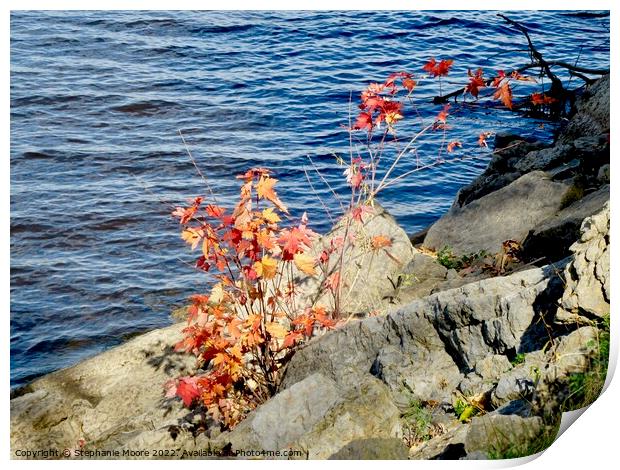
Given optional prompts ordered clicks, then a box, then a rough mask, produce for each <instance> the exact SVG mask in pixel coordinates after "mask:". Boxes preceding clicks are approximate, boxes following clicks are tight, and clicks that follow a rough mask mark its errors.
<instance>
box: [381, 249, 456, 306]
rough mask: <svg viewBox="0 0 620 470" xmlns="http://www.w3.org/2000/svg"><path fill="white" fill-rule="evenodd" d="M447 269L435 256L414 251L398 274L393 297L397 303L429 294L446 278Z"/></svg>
mask: <svg viewBox="0 0 620 470" xmlns="http://www.w3.org/2000/svg"><path fill="white" fill-rule="evenodd" d="M447 275H448V269H446V268H445V267H444V266H442V265H441V264H439V262H438V261H437V258H434V257H432V256H429V255H426V254H423V253H416V254H415V255H414V256H413V259H412V260H411V261H410V262H409V264H407V266H405V268H404V269H403V271H402V273H401V274H399V278H398V280H397V285H396V289H394V294H393V298H394V300H395V301H397V302H399V303H407V302H409V301H411V300H413V299H417V298H420V297H425V296H427V295H429V294H430V293H431V292H432V291H433V290H434V289H435V288H436V287H437V286H439V285H441V284H442V283H443V281H445V280H446V277H447Z"/></svg>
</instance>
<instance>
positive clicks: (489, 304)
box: [409, 267, 562, 371]
mask: <svg viewBox="0 0 620 470" xmlns="http://www.w3.org/2000/svg"><path fill="white" fill-rule="evenodd" d="M561 292H562V285H561V281H560V280H559V278H558V276H557V274H556V273H555V268H553V267H545V268H536V269H529V270H526V271H521V272H518V273H515V274H512V275H510V276H505V277H495V278H491V279H485V280H482V281H478V282H474V283H471V284H467V285H465V286H463V287H460V288H458V289H452V290H448V291H444V292H439V293H437V294H433V295H431V296H429V297H427V298H426V299H424V304H423V305H424V307H422V308H423V309H424V311H425V312H426V315H427V316H428V317H429V318H430V319H431V321H432V323H433V325H434V327H435V329H436V330H437V332H438V333H439V336H440V337H441V339H442V341H443V342H444V344H445V347H446V350H447V351H448V353H449V354H450V356H451V357H452V358H453V359H455V361H456V362H457V364H458V365H459V367H460V368H461V370H463V371H470V370H472V369H474V367H475V366H476V364H477V363H478V361H480V360H482V359H484V358H485V357H486V356H488V355H489V354H503V355H506V354H510V353H512V352H522V353H526V352H529V351H533V350H536V349H539V348H540V347H541V346H542V345H543V344H544V343H545V342H546V341H547V339H548V337H547V332H546V330H545V329H544V327H543V325H542V322H541V321H540V319H541V316H542V315H545V314H546V311H545V310H544V309H541V305H545V303H546V302H552V301H553V299H557V298H558V297H559V296H560V295H561ZM413 305H414V304H411V305H410V306H409V308H412V306H413Z"/></svg>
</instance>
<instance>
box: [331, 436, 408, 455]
mask: <svg viewBox="0 0 620 470" xmlns="http://www.w3.org/2000/svg"><path fill="white" fill-rule="evenodd" d="M408 458H409V449H408V448H407V446H406V445H405V444H404V443H403V441H402V439H396V438H371V439H357V440H355V441H351V442H349V443H348V444H347V445H346V446H344V447H343V448H342V449H340V450H339V451H338V452H336V453H335V454H333V455H331V456H330V457H329V459H328V460H407V459H408Z"/></svg>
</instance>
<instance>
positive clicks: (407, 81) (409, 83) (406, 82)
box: [403, 77, 416, 93]
mask: <svg viewBox="0 0 620 470" xmlns="http://www.w3.org/2000/svg"><path fill="white" fill-rule="evenodd" d="M415 86H416V82H415V80H413V79H412V78H409V77H407V78H404V79H403V87H405V88H406V89H407V91H408V92H409V93H411V92H412V91H413V89H414V88H415Z"/></svg>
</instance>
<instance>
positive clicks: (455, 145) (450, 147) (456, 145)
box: [446, 140, 463, 153]
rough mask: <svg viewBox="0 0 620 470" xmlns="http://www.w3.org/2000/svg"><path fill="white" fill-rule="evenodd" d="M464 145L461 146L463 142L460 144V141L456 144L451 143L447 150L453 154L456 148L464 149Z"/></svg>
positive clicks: (456, 141)
mask: <svg viewBox="0 0 620 470" xmlns="http://www.w3.org/2000/svg"><path fill="white" fill-rule="evenodd" d="M462 146H463V145H462V144H461V142H459V141H458V140H455V141H454V142H450V143H449V144H448V145H447V147H446V150H447V151H448V153H452V152H454V149H455V147H459V148H460V147H462Z"/></svg>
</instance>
